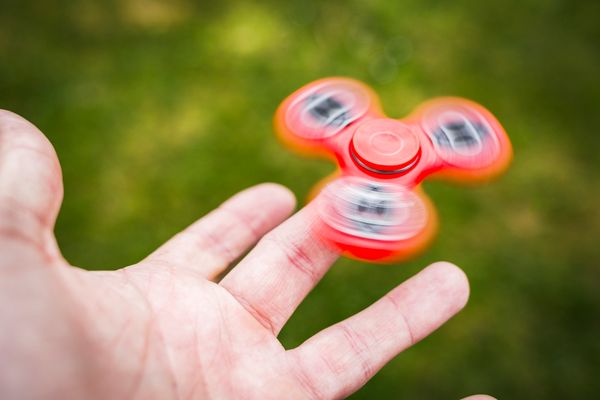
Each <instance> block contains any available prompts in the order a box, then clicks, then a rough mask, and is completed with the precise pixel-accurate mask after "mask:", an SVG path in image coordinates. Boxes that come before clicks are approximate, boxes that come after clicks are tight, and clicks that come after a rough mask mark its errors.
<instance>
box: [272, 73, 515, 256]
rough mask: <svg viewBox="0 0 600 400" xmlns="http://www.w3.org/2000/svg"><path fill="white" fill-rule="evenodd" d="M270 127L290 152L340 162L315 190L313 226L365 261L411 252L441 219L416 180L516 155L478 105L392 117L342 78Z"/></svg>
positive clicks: (484, 169)
mask: <svg viewBox="0 0 600 400" xmlns="http://www.w3.org/2000/svg"><path fill="white" fill-rule="evenodd" d="M275 125H276V130H277V132H278V134H279V136H280V137H281V138H282V139H283V141H284V142H285V143H286V144H288V145H289V146H291V147H292V148H294V149H296V150H298V151H300V152H303V153H313V154H317V155H324V156H326V157H329V158H332V159H333V160H334V161H335V162H337V165H338V170H337V171H336V172H335V173H334V174H333V175H332V176H330V177H328V178H326V179H324V180H323V181H321V183H319V184H318V185H316V187H315V189H314V190H313V194H312V197H316V198H315V201H316V202H317V210H318V215H319V217H320V222H321V224H320V225H321V226H320V229H319V231H320V232H321V233H322V234H323V236H324V237H325V238H326V239H327V240H328V241H330V242H331V243H332V244H334V245H335V246H337V247H338V248H340V250H342V251H343V252H344V253H345V254H346V255H349V256H353V257H357V258H360V259H364V260H370V261H380V262H385V261H397V260H399V259H404V258H407V257H409V256H411V255H414V254H415V253H416V252H418V251H420V250H422V249H424V248H425V247H426V246H427V244H428V243H429V242H430V240H431V239H432V238H433V236H434V234H435V232H436V227H437V217H436V213H435V209H434V207H433V205H432V204H431V202H430V200H429V198H428V197H427V196H426V194H425V193H424V192H423V191H422V190H421V188H420V186H419V184H420V183H421V181H423V179H424V178H426V177H427V176H430V175H435V176H441V177H444V178H448V179H453V180H458V181H476V180H483V179H487V178H491V177H493V176H496V175H498V174H500V173H501V172H503V171H504V170H505V169H506V168H507V167H508V164H509V163H510V160H511V158H512V147H511V144H510V141H509V139H508V136H507V135H506V133H505V131H504V129H503V128H502V126H501V125H500V123H499V122H498V121H497V120H496V119H495V118H494V116H493V115H492V114H491V113H490V112H489V111H487V110H486V109H485V108H483V107H482V106H480V105H478V104H476V103H474V102H471V101H469V100H466V99H461V98H440V99H434V100H431V101H428V102H426V103H424V104H422V105H421V106H419V107H418V108H417V109H416V110H415V111H414V112H413V113H412V114H411V115H409V116H408V117H406V118H404V119H390V118H388V117H386V116H385V115H384V114H383V111H382V109H381V106H380V104H379V100H378V98H377V96H376V94H375V93H374V92H373V91H372V90H371V89H370V88H368V87H367V86H365V85H364V84H362V83H361V82H358V81H355V80H352V79H347V78H326V79H322V80H319V81H316V82H313V83H310V84H308V85H306V86H304V87H302V88H301V89H299V90H298V91H296V92H294V93H293V94H292V95H290V96H289V97H288V98H287V99H286V100H285V101H284V102H283V103H282V104H281V106H280V107H279V109H278V110H277V113H276V117H275Z"/></svg>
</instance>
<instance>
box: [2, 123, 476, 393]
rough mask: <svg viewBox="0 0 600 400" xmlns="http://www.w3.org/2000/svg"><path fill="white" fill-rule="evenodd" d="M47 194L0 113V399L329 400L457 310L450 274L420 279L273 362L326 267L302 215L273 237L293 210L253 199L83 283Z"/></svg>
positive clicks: (37, 140) (236, 202)
mask: <svg viewBox="0 0 600 400" xmlns="http://www.w3.org/2000/svg"><path fill="white" fill-rule="evenodd" d="M62 190H63V189H62V180H61V173H60V166H59V163H58V160H57V158H56V154H55V152H54V150H53V148H52V146H51V145H50V143H49V142H48V141H47V140H46V138H45V137H44V136H43V135H42V134H41V133H40V132H39V131H38V130H37V129H36V128H35V127H34V126H33V125H31V124H30V123H28V122H26V121H25V120H23V119H22V118H20V117H18V116H17V115H15V114H12V113H9V112H6V111H0V327H1V328H0V398H2V399H16V398H19V399H34V398H44V399H48V398H61V399H64V398H85V399H93V398H99V399H133V398H139V399H153V398H157V399H168V398H216V399H238V398H244V399H253V398H260V399H270V398H272V399H282V398H286V399H293V398H318V399H329V398H340V397H344V396H347V395H349V394H350V393H352V392H354V391H355V390H357V389H358V388H360V387H361V386H363V385H364V384H365V383H366V382H367V381H368V380H369V379H370V378H371V377H372V376H373V375H374V374H375V373H376V372H377V371H378V370H379V369H380V368H382V367H383V366H384V365H385V364H386V363H387V362H388V361H389V360H390V359H391V358H393V357H394V356H395V355H397V354H398V353H400V352H401V351H402V350H404V349H406V348H407V347H409V346H411V345H413V344H414V343H416V342H417V341H419V340H420V339H422V338H424V337H425V336H427V335H428V334H430V333H431V332H432V331H433V330H435V329H436V328H437V327H439V326H440V325H441V324H443V323H444V322H445V321H446V320H447V319H449V318H450V317H451V316H452V315H454V314H455V313H456V312H458V311H459V310H460V309H461V308H462V307H463V306H464V305H465V303H466V301H467V298H468V292H469V288H468V282H467V279H466V277H465V275H464V274H463V272H462V271H461V270H460V269H458V268H457V267H455V266H453V265H451V264H448V263H436V264H433V265H431V266H429V267H427V268H425V269H424V270H422V271H421V272H420V273H418V274H417V275H416V276H414V277H412V278H410V279H409V280H407V281H406V282H404V283H403V284H401V285H400V286H398V287H396V288H395V289H394V290H392V291H391V292H389V293H387V294H386V295H384V296H383V297H382V298H381V299H380V300H379V301H377V302H376V303H374V304H373V305H371V306H370V307H368V308H367V309H365V310H364V311H362V312H360V313H358V314H356V315H354V316H352V317H350V318H348V319H347V320H344V321H342V322H340V323H338V324H335V325H333V326H331V327H329V328H327V329H325V330H323V331H322V332H319V333H317V334H316V335H315V336H313V337H312V338H310V339H308V340H307V341H306V342H305V343H303V344H302V345H301V346H299V347H297V348H295V349H291V350H286V349H285V348H284V347H283V346H282V345H281V343H280V342H279V341H278V340H277V335H278V334H279V332H280V330H281V329H282V327H283V326H284V324H285V323H286V321H287V320H288V319H289V318H290V316H291V315H292V313H293V312H294V310H295V309H296V307H297V306H298V305H299V303H300V302H301V301H302V299H303V298H304V297H305V296H306V295H307V294H308V292H309V291H310V290H311V289H312V288H313V287H314V286H315V284H316V283H317V282H318V281H319V279H321V277H322V276H323V275H324V274H325V272H326V271H327V269H328V268H329V267H330V266H331V264H332V263H333V262H334V261H335V260H336V258H337V257H338V254H337V253H336V252H335V251H334V250H332V249H331V248H329V247H328V246H327V245H325V244H324V243H322V242H321V241H320V240H319V239H318V237H317V236H316V235H315V234H314V231H313V230H314V222H315V217H314V214H313V210H312V208H311V206H308V207H306V208H305V209H303V210H301V211H300V212H298V213H297V214H296V215H294V216H293V217H291V218H290V219H288V220H287V221H285V222H283V221H284V220H285V219H286V218H287V216H288V215H289V214H290V213H291V212H292V210H293V208H294V198H293V196H292V195H291V193H290V192H289V191H288V190H287V189H285V188H283V187H281V186H278V185H274V184H263V185H259V186H256V187H253V188H250V189H247V190H245V191H243V192H241V193H239V194H237V195H235V196H234V197H233V198H231V199H229V200H228V201H227V202H225V203H224V204H223V205H222V206H220V207H219V208H218V209H216V210H215V211H213V212H211V213H210V214H208V215H206V216H205V217H203V218H202V219H200V220H199V221H197V222H196V223H194V224H193V225H191V226H190V227H189V228H187V229H186V230H184V231H183V232H181V233H179V234H178V235H176V236H175V237H174V238H172V239H171V240H169V241H168V242H167V243H165V244H164V245H163V246H162V247H160V248H159V249H158V250H156V251H155V252H154V253H152V254H151V255H150V256H148V257H147V258H146V259H145V260H143V261H141V262H139V263H137V264H135V265H132V266H129V267H126V268H123V269H120V270H117V271H98V272H90V271H86V270H83V269H80V268H76V267H72V266H70V265H69V264H68V263H67V262H66V261H65V260H64V259H63V258H62V256H61V255H60V252H59V249H58V246H57V244H56V240H55V238H54V234H53V226H54V222H55V219H56V216H57V214H58V210H59V207H60V203H61V200H62V192H63V191H62ZM273 228H274V229H273ZM272 229H273V230H272ZM259 239H260V241H259ZM256 241H259V242H258V244H257V245H256V247H255V248H254V249H253V250H252V251H251V252H250V253H249V254H248V255H247V256H246V257H245V258H244V259H243V260H242V261H240V262H239V263H238V264H237V265H236V266H235V268H233V269H232V270H231V271H230V272H228V273H227V274H226V275H225V277H224V278H223V279H222V280H220V281H218V280H217V277H218V276H219V275H220V274H221V273H222V272H224V271H225V270H226V268H227V267H228V265H229V264H230V263H231V262H233V261H234V260H236V259H237V258H238V257H239V256H240V255H241V254H243V253H244V251H245V250H246V249H247V248H249V247H250V246H252V245H253V244H254V243H255V242H256ZM124 245H126V244H124Z"/></svg>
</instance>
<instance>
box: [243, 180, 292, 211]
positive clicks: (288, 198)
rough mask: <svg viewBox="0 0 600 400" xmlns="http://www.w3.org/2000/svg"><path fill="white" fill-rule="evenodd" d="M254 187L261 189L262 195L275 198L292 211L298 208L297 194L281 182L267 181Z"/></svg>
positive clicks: (271, 198)
mask: <svg viewBox="0 0 600 400" xmlns="http://www.w3.org/2000/svg"><path fill="white" fill-rule="evenodd" d="M252 189H254V190H259V191H260V192H261V195H262V196H264V197H265V198H268V199H269V200H271V201H273V200H275V201H276V202H277V203H279V204H281V205H282V206H284V207H286V208H287V209H289V210H290V213H291V212H292V211H293V210H294V209H295V208H296V196H295V195H294V193H293V192H292V191H291V190H290V189H288V188H287V187H285V186H283V185H280V184H279V183H273V182H265V183H261V184H259V185H256V186H254V187H253V188H252Z"/></svg>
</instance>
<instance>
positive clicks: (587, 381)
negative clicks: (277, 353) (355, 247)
mask: <svg viewBox="0 0 600 400" xmlns="http://www.w3.org/2000/svg"><path fill="white" fill-rule="evenodd" d="M599 21H600V3H599V2H597V1H588V2H585V1H569V0H491V1H479V2H476V1H467V0H459V1H453V2H448V1H433V0H428V1H424V0H407V1H387V0H350V1H339V2H327V1H311V0H295V1H287V2H280V1H264V2H251V1H224V0H223V1H219V2H193V1H186V0H174V1H158V0H104V1H87V0H56V1H33V0H2V1H0V107H1V108H7V109H11V110H13V111H15V112H18V113H20V114H22V115H23V116H25V117H27V118H28V119H30V120H31V121H33V122H34V123H35V124H37V125H38V126H39V127H40V128H41V129H42V130H43V131H44V132H45V133H46V134H47V135H48V137H49V138H50V140H51V141H52V142H53V143H54V145H55V147H56V150H57V152H58V154H59V156H60V159H61V162H62V168H63V173H64V182H65V188H66V189H65V201H64V205H63V208H62V213H61V215H60V218H59V220H58V225H57V228H56V231H57V235H58V240H59V243H60V246H61V248H62V250H63V252H64V255H65V256H66V258H67V259H68V260H69V261H70V262H72V263H73V264H75V265H80V266H83V267H85V268H89V269H112V268H118V267H121V266H124V265H128V264H131V263H135V262H136V261H138V260H140V259H141V258H143V257H144V256H145V255H146V254H148V253H149V252H150V251H151V250H152V249H154V248H155V247H157V246H158V245H159V244H160V243H162V242H163V241H164V240H166V239H167V238H169V237H170V236H171V235H173V234H174V233H176V232H177V231H179V230H180V229H182V228H184V227H185V226H186V225H187V224H189V223H191V222H192V221H194V220H195V219H197V218H198V217H199V216H201V215H203V214H204V213H206V212H208V211H209V210H211V209H212V208H214V207H215V206H217V205H218V204H219V203H220V202H221V201H223V200H225V199H226V198H227V197H228V196H230V195H232V194H234V193H235V192H237V191H239V190H240V189H242V188H245V187H247V186H250V185H253V184H256V183H259V182H263V181H275V182H279V183H282V184H284V185H287V186H289V187H290V188H291V189H292V190H293V191H294V192H295V193H296V195H297V196H298V198H299V199H303V198H304V197H305V196H306V194H307V192H308V190H309V189H310V187H311V186H312V185H313V184H314V183H315V182H317V181H318V180H319V179H320V178H321V177H323V176H325V175H327V174H328V173H329V172H330V171H332V169H333V166H332V165H330V164H328V163H327V162H325V161H320V160H312V159H305V158H302V157H300V156H297V155H295V154H293V153H291V152H289V151H287V150H286V149H284V148H283V147H282V146H281V145H280V144H279V143H278V142H277V140H276V139H275V136H274V134H273V131H272V125H271V121H272V115H273V112H274V110H275V108H276V106H277V105H278V103H279V102H280V101H281V100H282V99H283V98H284V97H285V96H287V95H288V94H289V93H291V92H292V91H293V90H295V89H297V88H298V87H300V86H301V85H303V84H305V83H307V82H309V81H311V80H314V79H317V78H321V77H325V76H331V75H346V76H351V77H355V78H358V79H361V80H363V81H365V82H367V83H368V84H370V85H372V86H373V87H374V88H375V89H376V91H377V92H378V93H379V94H380V96H381V99H382V101H383V105H384V108H385V110H386V112H387V113H388V114H389V115H391V116H395V117H400V116H402V115H404V114H406V113H408V112H409V111H410V110H411V109H412V108H413V107H415V106H416V105H417V104H418V103H419V102H421V101H423V100H425V99H427V98H429V97H433V96H439V95H458V96H464V97H468V98H472V99H474V100H476V101H478V102H480V103H482V104H484V105H485V106H486V107H488V108H489V109H490V110H492V112H494V113H495V114H496V116H497V117H498V119H499V120H500V121H501V122H502V123H503V124H504V126H505V128H506V130H507V131H508V133H509V135H510V136H511V138H512V140H513V144H514V148H515V160H514V163H513V165H512V168H511V169H510V170H509V172H508V173H507V174H506V175H505V176H503V177H502V178H501V179H500V180H497V181H495V182H494V183H493V184H489V185H483V186H477V187H459V186H454V185H451V184H446V183H443V182H430V183H426V184H425V187H426V190H427V192H428V193H429V194H430V196H431V197H432V198H433V200H434V202H435V203H436V204H437V207H438V209H439V214H440V220H441V230H440V232H439V236H438V238H437V239H436V241H435V243H434V244H433V246H432V247H431V248H430V249H429V250H428V251H427V252H426V253H425V254H424V255H422V256H420V257H419V258H417V259H415V260H412V261H410V262H406V263H403V264H401V265H393V266H372V265H367V264H364V263H361V262H357V261H351V260H346V259H344V260H340V261H339V262H338V263H337V264H336V265H335V266H334V267H333V269H332V270H331V272H330V273H329V274H328V275H327V276H326V277H325V278H324V280H323V281H322V282H321V283H320V284H319V286H318V287H317V288H316V290H315V291H314V292H313V293H312V294H311V295H310V296H309V297H308V299H307V300H306V302H305V303H304V304H303V305H302V306H301V307H300V308H299V309H298V311H297V312H296V314H295V315H294V317H293V318H292V320H291V322H290V323H289V324H288V326H287V327H286V328H285V330H284V331H283V333H282V334H281V339H282V341H283V343H284V344H285V345H286V346H287V347H292V346H296V345H298V344H300V343H301V342H302V341H303V340H305V339H306V338H308V337H309V336H310V335H311V334H313V333H315V332H316V331H318V330H320V329H322V328H324V327H325V326H328V325H330V324H332V323H334V322H336V321H339V320H341V319H343V318H345V317H347V316H349V315H351V314H353V313H355V312H357V311H359V310H360V309H362V308H364V307H366V306H367V305H368V304H370V303H371V302H372V301H374V300H375V299H377V298H378V297H379V296H381V295H382V294H384V293H385V292H386V291H388V290H389V289H391V288H392V287H393V286H395V285H396V284H398V283H399V282H401V281H402V280H404V279H406V278H407V277H409V276H411V275H412V274H414V273H416V272H417V271H418V270H419V269H420V268H422V267H423V266H424V265H426V264H428V263H430V262H433V261H435V260H439V259H447V260H450V261H453V262H455V263H457V264H458V265H460V266H462V268H463V269H464V270H465V271H466V273H467V274H468V275H469V278H470V281H471V286H472V295H471V299H470V303H469V304H468V306H467V307H466V309H465V310H464V311H463V312H462V313H461V314H459V315H458V316H457V317H456V318H454V319H453V320H452V321H450V322H449V323H448V324H447V325H445V326H444V327H443V328H441V329H440V330H439V331H438V332H437V333H436V334H434V335H433V336H431V337H430V338H427V339H426V340H424V341H423V342H421V343H420V344H418V345H417V346H415V347H414V348H412V349H410V350H408V351H406V352H405V353H404V354H402V355H401V356H399V357H397V358H396V359H395V360H393V361H392V362H391V363H390V364H389V365H388V366H386V367H385V368H384V369H383V370H382V371H381V372H380V373H379V374H378V375H377V376H376V377H375V378H374V379H373V380H372V381H371V382H369V383H368V384H367V385H366V387H365V388H363V389H362V390H360V391H359V392H357V393H356V394H355V395H354V396H353V398H355V399H366V398H369V399H372V398H407V399H457V398H460V397H461V396H463V395H466V394H471V393H475V392H485V393H490V394H492V395H495V396H497V397H499V398H502V399H567V398H568V399H583V398H595V396H597V394H598V393H599V392H600V270H599V268H600V244H599V240H600V215H599V211H598V206H599V203H600V185H599V183H600V182H599V180H598V177H599V172H600V154H599V152H600V131H599V126H600V112H599V110H598V108H599V106H600V84H599V80H598V76H599V74H600V45H599V44H600V27H599V26H600V24H599Z"/></svg>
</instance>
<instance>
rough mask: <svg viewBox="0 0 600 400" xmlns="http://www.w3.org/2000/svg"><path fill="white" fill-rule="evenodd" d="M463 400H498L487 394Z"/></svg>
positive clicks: (475, 395)
mask: <svg viewBox="0 0 600 400" xmlns="http://www.w3.org/2000/svg"><path fill="white" fill-rule="evenodd" d="M462 400H496V398H495V397H492V396H489V395H487V394H474V395H472V396H469V397H465V398H464V399H462Z"/></svg>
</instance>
